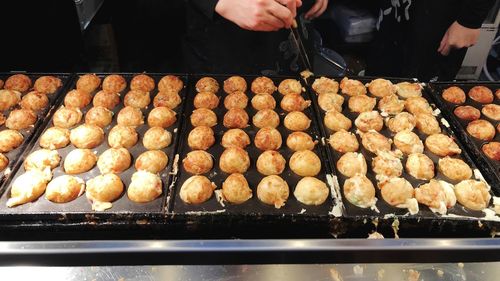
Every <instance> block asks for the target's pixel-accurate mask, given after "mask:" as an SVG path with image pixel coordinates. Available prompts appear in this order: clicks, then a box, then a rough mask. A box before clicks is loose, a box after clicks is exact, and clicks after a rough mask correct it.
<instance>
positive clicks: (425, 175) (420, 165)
mask: <svg viewBox="0 0 500 281" xmlns="http://www.w3.org/2000/svg"><path fill="white" fill-rule="evenodd" d="M406 172H408V174H410V175H411V176H412V177H414V178H416V179H419V180H430V179H432V178H434V175H435V173H434V162H432V160H431V159H430V158H429V156H427V155H425V154H422V153H413V154H410V155H409V156H408V158H407V160H406Z"/></svg>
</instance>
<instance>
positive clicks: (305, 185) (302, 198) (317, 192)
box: [293, 177, 330, 206]
mask: <svg viewBox="0 0 500 281" xmlns="http://www.w3.org/2000/svg"><path fill="white" fill-rule="evenodd" d="M328 194H330V191H329V189H328V187H327V186H326V184H325V183H324V182H323V181H320V180H319V179H317V178H314V177H304V178H302V179H301V180H300V181H299V182H298V183H297V185H296V186H295V190H294V191H293V195H294V196H295V198H297V200H298V201H299V202H300V203H302V204H306V205H315V206H317V205H321V204H323V203H324V202H325V201H326V198H328Z"/></svg>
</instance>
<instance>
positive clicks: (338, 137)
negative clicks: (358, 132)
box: [328, 130, 359, 153]
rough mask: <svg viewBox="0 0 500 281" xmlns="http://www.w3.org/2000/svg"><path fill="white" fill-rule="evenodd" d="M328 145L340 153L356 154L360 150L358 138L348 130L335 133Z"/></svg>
mask: <svg viewBox="0 0 500 281" xmlns="http://www.w3.org/2000/svg"><path fill="white" fill-rule="evenodd" d="M328 143H329V144H330V146H331V147H332V148H333V149H335V150H336V151H338V152H340V153H345V152H356V151H358V148H359V142H358V139H357V138H356V136H355V135H354V134H353V133H351V132H347V131H346V130H340V131H337V132H335V133H334V134H333V135H331V136H330V139H329V140H328Z"/></svg>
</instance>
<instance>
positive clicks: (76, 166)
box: [63, 148, 97, 175]
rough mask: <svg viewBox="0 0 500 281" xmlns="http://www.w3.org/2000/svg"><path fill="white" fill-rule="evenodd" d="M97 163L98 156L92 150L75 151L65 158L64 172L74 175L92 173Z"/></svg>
mask: <svg viewBox="0 0 500 281" xmlns="http://www.w3.org/2000/svg"><path fill="white" fill-rule="evenodd" d="M96 163H97V155H95V154H94V153H93V152H92V150H90V149H79V148H77V149H73V150H71V151H70V152H69V153H68V154H67V155H66V158H64V164H63V165H64V172H65V173H66V174H70V175H74V174H81V173H85V172H87V171H90V170H91V169H92V168H93V167H94V166H95V164H96Z"/></svg>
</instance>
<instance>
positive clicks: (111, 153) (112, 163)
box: [97, 147, 132, 174]
mask: <svg viewBox="0 0 500 281" xmlns="http://www.w3.org/2000/svg"><path fill="white" fill-rule="evenodd" d="M131 162H132V157H131V156H130V153H129V152H128V150H127V149H126V148H123V147H122V148H110V149H107V150H105V151H104V152H103V153H102V154H101V155H100V156H99V159H98V160H97V168H99V171H100V172H101V174H107V173H115V174H119V173H121V172H123V171H125V170H126V169H128V167H130V164H131Z"/></svg>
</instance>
